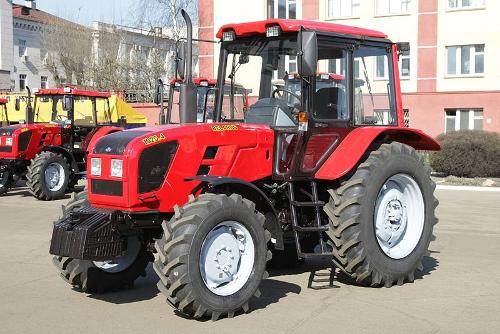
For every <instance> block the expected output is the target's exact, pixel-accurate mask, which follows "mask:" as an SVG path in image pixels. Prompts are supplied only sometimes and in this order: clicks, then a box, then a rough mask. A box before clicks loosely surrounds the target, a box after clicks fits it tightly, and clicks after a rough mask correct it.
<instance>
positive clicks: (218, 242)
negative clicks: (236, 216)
mask: <svg viewBox="0 0 500 334" xmlns="http://www.w3.org/2000/svg"><path fill="white" fill-rule="evenodd" d="M254 261H255V246H254V242H253V239H252V236H251V235H250V232H249V231H248V230H247V229H246V227H244V226H243V225H242V224H240V223H238V222H236V221H225V222H222V223H220V224H218V225H217V226H215V227H214V228H213V229H212V230H211V231H210V232H209V233H208V234H207V236H206V237H205V240H204V241H203V245H202V246H201V252H200V272H201V277H202V278H203V282H204V283H205V285H206V287H207V288H208V289H209V290H210V291H211V292H213V293H214V294H216V295H219V296H229V295H232V294H234V293H236V292H238V291H239V290H240V289H241V288H242V287H243V286H244V285H245V283H246V282H247V281H248V278H249V277H250V274H251V273H252V270H253V264H254Z"/></svg>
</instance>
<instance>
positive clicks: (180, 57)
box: [175, 42, 186, 79]
mask: <svg viewBox="0 0 500 334" xmlns="http://www.w3.org/2000/svg"><path fill="white" fill-rule="evenodd" d="M175 62H176V63H177V76H178V77H179V78H181V79H184V76H185V72H186V43H185V42H179V43H178V44H177V59H176V60H175Z"/></svg>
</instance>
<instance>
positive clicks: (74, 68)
mask: <svg viewBox="0 0 500 334" xmlns="http://www.w3.org/2000/svg"><path fill="white" fill-rule="evenodd" d="M41 44H42V47H43V48H44V49H45V50H47V59H46V67H47V69H48V70H49V71H50V72H51V74H52V76H53V77H54V79H55V80H56V83H57V84H58V85H59V86H60V85H62V84H64V81H66V82H70V83H76V84H77V85H84V84H85V70H86V67H87V66H88V64H89V62H90V60H91V57H92V33H91V30H90V29H88V28H86V27H83V26H81V25H78V24H75V23H72V22H69V21H65V20H62V19H58V20H54V21H52V22H50V23H49V24H46V25H45V26H44V27H43V28H42V32H41ZM61 68H62V69H63V72H64V73H61Z"/></svg>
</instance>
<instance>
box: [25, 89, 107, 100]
mask: <svg viewBox="0 0 500 334" xmlns="http://www.w3.org/2000/svg"><path fill="white" fill-rule="evenodd" d="M34 93H35V95H75V96H85V97H102V98H108V97H111V93H109V92H97V91H94V90H84V89H78V88H71V87H65V88H47V89H38V90H37V91H34Z"/></svg>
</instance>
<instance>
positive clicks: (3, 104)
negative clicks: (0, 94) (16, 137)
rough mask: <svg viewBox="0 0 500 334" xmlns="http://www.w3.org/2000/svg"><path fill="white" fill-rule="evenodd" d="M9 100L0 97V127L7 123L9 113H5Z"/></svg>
mask: <svg viewBox="0 0 500 334" xmlns="http://www.w3.org/2000/svg"><path fill="white" fill-rule="evenodd" d="M8 102H9V100H7V99H1V98H0V128H1V127H4V126H7V125H9V115H8V113H7V103H8Z"/></svg>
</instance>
